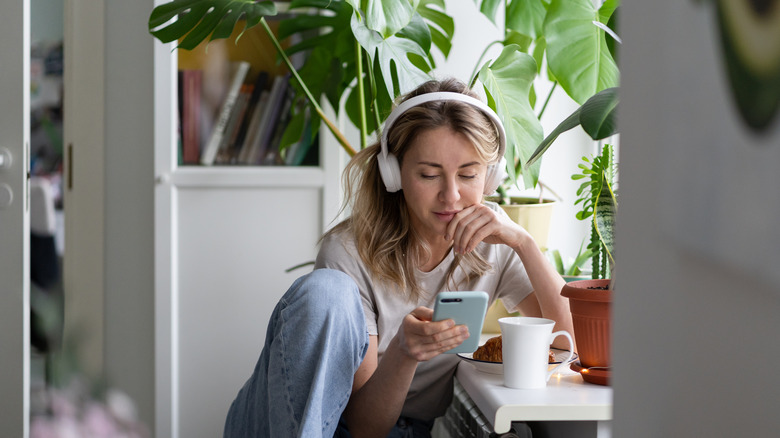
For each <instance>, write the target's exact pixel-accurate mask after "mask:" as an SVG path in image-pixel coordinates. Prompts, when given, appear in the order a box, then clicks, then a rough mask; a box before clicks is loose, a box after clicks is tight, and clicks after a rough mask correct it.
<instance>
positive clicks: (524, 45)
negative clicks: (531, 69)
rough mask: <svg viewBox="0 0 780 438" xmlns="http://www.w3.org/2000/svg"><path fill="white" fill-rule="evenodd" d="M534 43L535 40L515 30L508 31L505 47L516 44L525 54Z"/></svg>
mask: <svg viewBox="0 0 780 438" xmlns="http://www.w3.org/2000/svg"><path fill="white" fill-rule="evenodd" d="M532 42H534V40H533V38H531V37H529V36H528V35H524V34H522V33H520V32H515V31H514V30H509V31H507V32H506V38H504V45H505V46H508V45H510V44H516V45H518V46H519V47H520V51H521V52H523V53H528V48H529V47H531V43H532ZM534 59H535V58H534ZM537 64H538V61H537ZM537 70H538V69H537Z"/></svg>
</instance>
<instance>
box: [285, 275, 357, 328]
mask: <svg viewBox="0 0 780 438" xmlns="http://www.w3.org/2000/svg"><path fill="white" fill-rule="evenodd" d="M282 300H283V301H285V303H286V304H287V311H288V312H291V311H292V312H295V313H296V314H297V316H298V317H305V318H309V322H311V323H314V322H315V321H316V320H320V319H322V318H325V319H330V317H332V316H339V317H340V318H339V319H341V320H345V321H355V322H357V323H358V325H362V326H363V329H365V318H364V316H363V307H362V303H361V300H360V293H359V291H358V287H357V284H356V283H355V281H354V280H353V279H352V277H350V276H349V275H347V274H345V273H344V272H341V271H338V270H335V269H316V270H314V271H312V272H311V273H309V274H307V275H305V276H303V277H300V278H299V279H298V280H296V281H295V283H293V286H292V287H291V288H290V290H289V291H288V293H287V294H285V296H283V297H282Z"/></svg>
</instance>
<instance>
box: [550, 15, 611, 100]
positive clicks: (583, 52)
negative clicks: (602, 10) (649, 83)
mask: <svg viewBox="0 0 780 438" xmlns="http://www.w3.org/2000/svg"><path fill="white" fill-rule="evenodd" d="M600 18H601V17H600V16H599V11H597V10H596V9H595V8H594V6H593V3H592V2H591V0H552V1H551V2H550V6H549V9H548V11H547V17H546V19H545V22H544V33H545V37H546V39H547V63H548V65H549V68H550V70H551V71H552V72H553V74H554V75H555V78H556V79H557V80H558V82H559V83H560V84H561V86H562V87H563V89H564V90H565V91H566V93H567V94H568V95H569V96H570V97H571V98H572V99H574V101H575V102H577V103H579V104H582V103H583V102H585V101H586V100H587V99H588V98H589V97H590V96H592V95H594V94H596V93H597V92H599V91H601V90H603V89H605V88H611V87H616V86H617V85H618V68H617V65H616V63H615V61H614V59H613V58H612V55H611V54H610V53H609V50H608V48H607V43H606V39H605V37H604V34H605V32H604V31H603V30H602V29H600V28H598V27H597V26H596V25H594V24H593V21H597V20H600Z"/></svg>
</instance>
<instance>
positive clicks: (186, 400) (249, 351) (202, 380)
mask: <svg viewBox="0 0 780 438" xmlns="http://www.w3.org/2000/svg"><path fill="white" fill-rule="evenodd" d="M175 70H176V54H175V52H174V53H172V52H171V47H169V46H163V45H162V44H159V43H156V48H155V87H156V93H155V99H156V102H155V177H156V184H155V238H154V239H155V261H154V265H155V343H156V345H155V375H156V383H155V387H156V390H155V391H156V395H155V399H156V412H155V417H156V425H155V427H154V432H155V436H158V437H172V438H178V437H186V438H197V437H214V436H221V434H222V428H223V426H224V420H225V415H226V413H227V410H228V408H229V406H230V403H231V401H232V400H233V398H234V397H235V395H236V394H237V392H238V390H239V389H240V388H241V386H242V385H243V383H244V381H245V380H246V379H247V378H248V377H249V375H250V374H251V372H252V370H253V368H254V366H255V362H256V361H257V358H258V356H259V353H260V350H261V348H262V345H263V341H264V338H265V331H266V325H267V323H268V319H269V316H270V314H271V312H272V310H273V308H274V306H275V304H276V302H277V300H278V299H279V297H280V296H281V295H282V294H283V293H284V292H285V291H286V290H287V288H288V287H289V285H290V284H291V283H292V282H293V280H294V279H295V278H297V277H298V276H299V275H301V274H303V273H305V272H308V271H309V270H310V269H311V268H310V267H307V268H302V269H300V270H296V271H293V272H292V273H285V269H286V268H289V267H291V266H294V265H296V264H298V263H302V262H305V261H308V260H313V259H314V256H315V255H316V245H317V240H318V239H319V237H320V235H321V233H322V232H323V231H324V230H325V229H326V227H327V226H328V225H329V224H330V223H331V221H332V220H333V218H334V217H335V215H336V213H337V212H338V208H339V199H340V193H339V173H340V169H341V166H340V164H339V162H340V160H341V159H342V158H341V157H340V155H342V153H341V152H340V151H339V147H338V146H337V145H336V144H335V143H334V141H333V140H332V139H331V138H330V137H328V135H329V133H326V132H325V130H324V129H323V130H321V135H320V138H321V139H322V140H321V141H320V145H319V147H320V165H319V166H318V167H271V166H252V167H231V166H219V167H217V166H214V167H210V166H188V167H179V166H177V164H176V163H177V160H176V158H177V157H176V155H177V151H176V141H175V138H176V137H175V134H176V131H175V126H176V124H175V120H176V118H175V114H176V113H175V112H176V71H175Z"/></svg>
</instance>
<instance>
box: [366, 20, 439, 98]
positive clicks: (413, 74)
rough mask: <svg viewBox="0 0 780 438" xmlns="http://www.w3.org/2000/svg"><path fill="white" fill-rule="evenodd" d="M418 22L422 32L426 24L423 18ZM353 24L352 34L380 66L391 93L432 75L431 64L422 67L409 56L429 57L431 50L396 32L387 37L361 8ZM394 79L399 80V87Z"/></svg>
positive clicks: (415, 84)
mask: <svg viewBox="0 0 780 438" xmlns="http://www.w3.org/2000/svg"><path fill="white" fill-rule="evenodd" d="M414 25H415V26H416V30H417V31H418V32H419V31H421V30H422V26H424V24H423V23H421V20H420V21H417V22H415V24H414ZM421 25H422V26H421ZM351 27H352V34H353V35H355V38H356V39H357V40H358V42H360V45H361V46H362V47H363V48H364V49H365V51H366V53H367V54H368V57H369V59H370V62H371V63H375V64H377V65H378V66H379V69H380V71H381V73H382V78H383V79H384V82H385V83H384V85H385V88H386V89H387V91H388V92H389V94H390V95H391V96H395V95H398V94H401V93H407V92H409V91H411V90H412V89H414V88H415V87H417V86H418V85H420V84H421V83H422V82H425V81H427V80H430V79H431V77H430V76H429V75H428V72H429V71H430V66H427V65H426V66H425V69H421V68H420V67H419V66H418V65H417V64H416V63H414V62H412V60H411V59H410V57H409V55H410V54H411V55H416V56H417V57H418V59H419V58H422V59H426V60H427V58H428V54H427V53H426V51H425V49H424V48H423V47H421V46H420V44H418V43H417V42H415V41H413V40H411V39H408V38H402V37H399V36H396V35H392V36H390V37H387V38H384V37H383V36H382V35H381V34H380V33H379V32H378V31H376V30H373V29H371V28H369V27H368V25H367V23H366V21H365V20H362V19H361V18H360V17H359V16H358V11H355V12H354V13H353V14H352V21H351ZM429 37H430V34H429ZM429 40H430V38H429ZM394 81H397V83H398V84H397V85H398V86H397V87H396V85H395V83H394Z"/></svg>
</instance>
